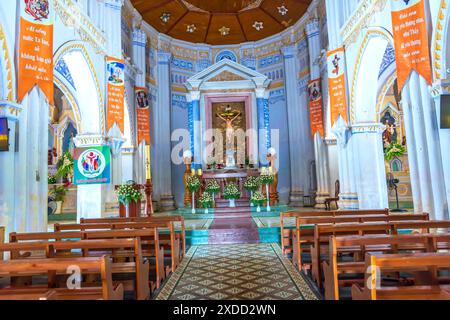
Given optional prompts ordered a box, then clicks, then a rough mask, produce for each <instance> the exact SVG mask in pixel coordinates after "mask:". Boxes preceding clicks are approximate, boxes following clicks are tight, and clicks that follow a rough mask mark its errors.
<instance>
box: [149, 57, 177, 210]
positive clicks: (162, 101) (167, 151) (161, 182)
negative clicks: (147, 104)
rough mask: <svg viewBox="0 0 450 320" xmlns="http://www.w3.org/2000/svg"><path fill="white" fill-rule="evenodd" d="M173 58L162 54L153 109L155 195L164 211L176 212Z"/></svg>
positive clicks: (159, 58)
mask: <svg viewBox="0 0 450 320" xmlns="http://www.w3.org/2000/svg"><path fill="white" fill-rule="evenodd" d="M170 59H171V53H169V52H158V70H157V73H158V75H157V85H158V102H157V104H156V105H155V106H154V108H153V114H154V126H155V129H154V132H155V137H154V145H153V146H154V150H153V158H152V159H153V160H152V162H153V163H154V173H153V176H154V179H153V181H154V195H155V199H156V200H159V207H160V209H161V211H170V210H173V209H175V200H174V197H173V194H172V161H171V108H172V105H171V96H170Z"/></svg>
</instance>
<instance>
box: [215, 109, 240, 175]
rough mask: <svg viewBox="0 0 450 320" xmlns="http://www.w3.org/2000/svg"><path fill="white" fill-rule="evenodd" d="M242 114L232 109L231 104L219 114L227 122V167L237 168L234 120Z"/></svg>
mask: <svg viewBox="0 0 450 320" xmlns="http://www.w3.org/2000/svg"><path fill="white" fill-rule="evenodd" d="M239 116H241V113H240V112H237V113H236V112H235V111H232V109H231V107H230V106H227V108H226V109H225V112H223V113H220V114H217V117H218V118H220V119H221V120H223V121H224V122H225V123H226V129H225V130H226V131H225V135H226V156H227V158H226V167H227V168H235V167H236V159H235V157H234V154H235V150H234V139H233V138H234V127H233V122H234V121H235V120H236V119H237V118H238V117H239Z"/></svg>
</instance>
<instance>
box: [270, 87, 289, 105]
mask: <svg viewBox="0 0 450 320" xmlns="http://www.w3.org/2000/svg"><path fill="white" fill-rule="evenodd" d="M280 101H286V94H285V90H284V88H282V89H276V90H272V91H270V95H269V103H270V104H275V103H277V102H280Z"/></svg>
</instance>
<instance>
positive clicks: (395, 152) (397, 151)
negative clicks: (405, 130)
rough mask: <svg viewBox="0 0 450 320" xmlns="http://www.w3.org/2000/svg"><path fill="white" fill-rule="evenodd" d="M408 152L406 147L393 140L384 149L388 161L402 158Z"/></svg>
mask: <svg viewBox="0 0 450 320" xmlns="http://www.w3.org/2000/svg"><path fill="white" fill-rule="evenodd" d="M405 153H406V147H405V146H402V145H401V144H399V143H398V142H393V143H391V144H390V145H389V146H387V147H386V149H385V150H384V158H385V159H386V161H391V160H392V159H394V158H400V157H401V156H403V155H404V154H405Z"/></svg>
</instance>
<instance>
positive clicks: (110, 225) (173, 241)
mask: <svg viewBox="0 0 450 320" xmlns="http://www.w3.org/2000/svg"><path fill="white" fill-rule="evenodd" d="M121 221H122V219H121ZM124 221H125V220H124ZM145 228H147V229H148V228H167V229H169V235H168V239H165V238H166V235H163V234H161V233H160V234H159V240H160V245H163V246H165V247H167V248H168V249H169V250H170V257H171V270H172V272H175V269H176V268H177V267H178V265H179V264H180V259H181V256H180V246H181V245H180V241H181V240H180V236H179V234H177V233H176V232H175V227H174V223H173V221H161V222H158V221H153V220H152V221H145V222H116V221H114V222H102V223H100V222H96V223H80V224H75V223H73V224H59V223H56V224H55V225H54V231H55V232H61V231H64V232H66V231H72V232H73V231H89V230H113V229H145ZM162 239H164V240H162Z"/></svg>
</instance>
